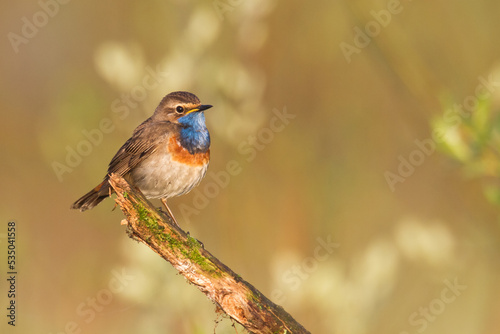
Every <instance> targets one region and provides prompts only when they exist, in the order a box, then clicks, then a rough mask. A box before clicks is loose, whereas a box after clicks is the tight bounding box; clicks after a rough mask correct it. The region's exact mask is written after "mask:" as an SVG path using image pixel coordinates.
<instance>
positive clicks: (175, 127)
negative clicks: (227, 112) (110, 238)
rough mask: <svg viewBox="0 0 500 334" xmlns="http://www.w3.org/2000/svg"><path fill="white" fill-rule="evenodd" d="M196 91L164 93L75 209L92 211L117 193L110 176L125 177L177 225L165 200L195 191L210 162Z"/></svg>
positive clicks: (207, 141)
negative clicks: (100, 179)
mask: <svg viewBox="0 0 500 334" xmlns="http://www.w3.org/2000/svg"><path fill="white" fill-rule="evenodd" d="M209 108H212V106H211V105H203V104H201V102H200V100H199V99H198V97H197V96H196V95H194V94H192V93H189V92H184V91H177V92H172V93H170V94H168V95H166V96H165V97H164V98H163V99H162V100H161V102H160V104H159V105H158V107H157V108H156V109H155V111H154V113H153V115H152V116H151V117H149V118H148V119H147V120H145V121H144V122H142V123H141V124H140V125H139V126H138V127H137V128H136V129H135V130H134V132H133V133H132V136H131V137H130V138H129V139H128V140H127V141H126V142H125V144H123V146H122V147H121V148H120V149H119V150H118V152H116V154H115V156H114V157H113V158H112V159H111V162H110V163H109V166H108V171H107V174H106V176H105V177H104V180H103V181H102V182H101V183H99V184H98V185H97V186H96V187H94V188H93V189H92V190H90V191H89V192H88V193H87V194H85V195H83V196H82V197H81V198H80V199H78V200H77V201H76V202H75V203H73V205H71V209H76V210H80V211H81V212H83V211H86V210H88V209H92V208H93V207H95V206H96V205H98V204H99V203H100V202H101V201H102V200H104V199H105V198H106V197H109V195H110V194H111V193H112V192H113V190H112V188H111V186H110V183H109V177H110V175H111V174H112V173H114V174H117V175H120V176H122V177H123V178H125V179H126V180H127V181H128V182H129V183H130V184H131V185H133V186H135V187H136V188H138V189H139V190H140V191H141V192H142V193H143V194H144V196H145V197H146V198H148V199H150V198H157V199H158V198H159V199H160V200H161V202H162V203H163V205H164V206H165V208H166V209H167V211H168V213H169V214H170V216H171V217H172V219H173V221H174V223H175V224H176V225H178V223H177V221H176V220H175V218H174V215H173V214H172V211H171V210H170V208H169V207H168V205H167V199H169V198H171V197H176V196H181V195H184V194H186V193H188V192H189V191H191V189H193V188H194V187H196V186H197V185H198V184H199V183H200V182H201V180H202V179H203V177H204V176H205V174H206V172H207V169H208V164H209V161H210V133H209V132H208V129H207V127H206V124H205V110H207V109H209Z"/></svg>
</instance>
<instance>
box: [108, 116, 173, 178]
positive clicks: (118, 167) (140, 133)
mask: <svg viewBox="0 0 500 334" xmlns="http://www.w3.org/2000/svg"><path fill="white" fill-rule="evenodd" d="M175 130H177V129H176V126H175V124H172V123H170V122H153V121H152V120H151V118H148V119H147V120H146V121H144V122H143V123H142V124H141V125H139V126H138V127H137V128H136V129H135V130H134V133H133V135H132V137H130V138H129V140H127V141H126V142H125V144H123V146H122V147H121V148H120V149H119V150H118V152H116V154H115V156H114V157H113V159H111V162H110V163H109V167H108V174H111V173H116V174H119V175H121V176H125V175H126V174H127V173H128V172H130V170H131V169H132V168H134V167H135V166H137V165H138V164H140V163H141V162H142V161H144V160H145V159H146V158H147V157H149V156H150V154H151V153H153V152H154V151H156V150H157V149H158V147H159V146H160V145H161V144H162V143H166V141H167V140H168V138H169V137H170V135H172V134H173V131H175Z"/></svg>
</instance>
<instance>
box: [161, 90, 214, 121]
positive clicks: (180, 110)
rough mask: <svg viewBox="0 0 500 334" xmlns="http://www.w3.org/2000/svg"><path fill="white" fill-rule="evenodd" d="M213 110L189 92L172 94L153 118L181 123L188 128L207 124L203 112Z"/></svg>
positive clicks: (162, 102) (164, 100)
mask: <svg viewBox="0 0 500 334" xmlns="http://www.w3.org/2000/svg"><path fill="white" fill-rule="evenodd" d="M209 108H212V106H211V105H208V104H201V102H200V99H198V97H197V96H196V95H194V94H192V93H188V92H172V93H170V94H168V95H166V96H165V97H164V98H163V99H162V100H161V102H160V104H159V105H158V107H157V108H156V110H155V113H154V115H153V117H154V118H155V120H159V121H169V122H172V123H180V124H183V125H186V126H190V125H194V124H195V123H199V122H203V123H205V116H204V115H203V111H204V110H207V109H209Z"/></svg>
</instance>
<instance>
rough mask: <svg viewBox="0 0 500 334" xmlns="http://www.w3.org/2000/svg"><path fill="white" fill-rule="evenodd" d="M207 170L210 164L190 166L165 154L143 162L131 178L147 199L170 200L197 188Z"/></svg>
mask: <svg viewBox="0 0 500 334" xmlns="http://www.w3.org/2000/svg"><path fill="white" fill-rule="evenodd" d="M207 168H208V163H207V164H205V165H202V166H189V165H186V164H183V163H180V162H177V161H173V160H172V159H171V158H170V155H168V154H164V155H161V156H160V157H158V156H157V157H156V159H147V160H145V161H143V162H142V163H141V164H140V165H139V166H137V167H136V168H134V170H133V171H132V172H131V178H132V182H133V183H134V185H135V186H136V187H138V188H139V189H140V190H141V191H142V193H143V194H144V195H145V196H146V197H147V198H170V197H175V196H180V195H183V194H185V193H187V192H189V191H190V190H191V189H193V188H194V187H195V186H197V185H198V184H199V183H200V181H201V179H203V177H204V176H205V173H206V172H207Z"/></svg>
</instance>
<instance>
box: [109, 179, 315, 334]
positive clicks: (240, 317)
mask: <svg viewBox="0 0 500 334" xmlns="http://www.w3.org/2000/svg"><path fill="white" fill-rule="evenodd" d="M109 182H110V184H111V187H113V189H114V191H115V192H116V194H117V197H116V203H118V205H119V206H120V208H121V209H122V211H123V213H124V214H125V217H126V218H127V221H128V223H127V233H128V235H129V237H131V238H133V239H135V240H138V241H140V242H142V243H144V244H146V245H147V246H148V247H149V248H151V249H152V250H154V251H155V252H156V253H157V254H158V255H160V256H161V257H162V258H164V259H165V260H167V261H168V262H170V264H172V266H174V268H175V269H176V270H177V271H178V272H179V273H180V274H181V275H183V276H184V277H185V278H186V280H187V281H188V282H189V283H191V284H193V285H195V286H196V287H198V289H200V291H201V292H203V293H204V294H205V295H206V296H207V297H208V298H209V299H210V300H212V301H213V302H214V303H215V304H216V305H217V306H218V307H219V308H220V309H222V310H223V311H224V312H225V313H226V314H227V315H229V316H230V317H231V318H232V319H234V320H236V321H237V322H238V323H240V324H241V325H242V326H243V327H245V328H246V329H247V330H248V331H249V332H251V333H258V334H264V333H265V334H276V333H281V334H291V333H294V334H295V333H297V334H301V333H309V332H308V331H307V330H306V329H305V328H304V327H302V325H301V324H299V323H298V322H297V321H295V319H293V318H292V316H291V315H290V314H288V313H287V312H286V311H285V310H284V309H283V308H282V307H281V306H278V305H276V304H274V303H273V302H271V301H270V300H269V299H268V298H267V297H266V296H264V295H263V294H262V293H260V292H259V291H258V290H257V289H256V288H254V287H253V286H252V285H251V284H250V283H248V282H246V281H245V280H243V279H242V278H241V277H240V276H239V275H237V274H236V273H234V272H233V271H232V270H231V269H229V268H228V267H227V266H226V265H224V264H223V263H222V262H220V261H219V260H218V259H217V258H216V257H214V256H213V255H212V254H210V253H209V252H208V251H207V250H205V249H204V248H203V245H202V244H201V243H200V242H199V241H198V240H196V239H194V238H193V237H191V236H189V234H187V233H186V232H184V231H183V230H181V229H180V228H179V227H177V226H176V225H175V224H174V223H172V219H171V218H170V217H169V216H167V215H166V214H165V213H163V212H159V211H158V210H157V209H155V208H154V206H153V205H152V204H151V203H150V202H149V201H148V200H147V199H146V198H145V197H144V195H143V194H142V193H141V192H140V191H138V190H136V189H133V188H131V187H130V185H129V184H128V183H127V181H125V180H124V179H123V178H122V177H120V176H118V175H115V174H112V175H111V176H110V181H109Z"/></svg>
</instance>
